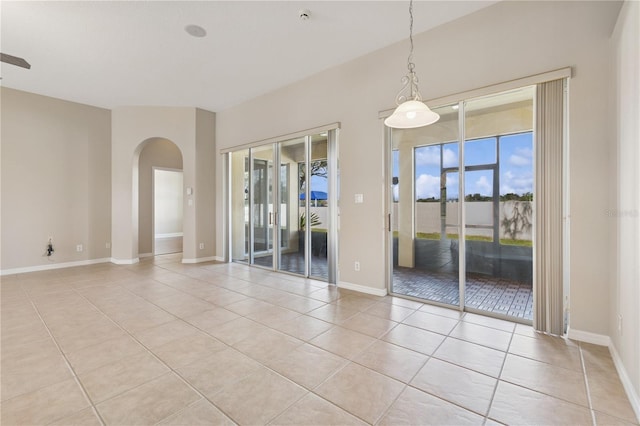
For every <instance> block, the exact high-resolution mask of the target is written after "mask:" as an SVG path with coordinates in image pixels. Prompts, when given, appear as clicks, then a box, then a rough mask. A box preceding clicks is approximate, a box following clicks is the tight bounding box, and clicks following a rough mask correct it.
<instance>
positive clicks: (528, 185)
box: [500, 171, 533, 194]
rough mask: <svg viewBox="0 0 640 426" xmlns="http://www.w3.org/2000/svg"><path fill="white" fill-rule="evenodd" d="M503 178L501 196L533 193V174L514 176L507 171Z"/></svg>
mask: <svg viewBox="0 0 640 426" xmlns="http://www.w3.org/2000/svg"><path fill="white" fill-rule="evenodd" d="M502 177H503V179H502V182H501V184H500V194H508V193H513V194H524V193H525V192H533V175H532V174H531V173H522V174H514V173H512V172H511V171H507V172H505V173H504V174H503V175H502Z"/></svg>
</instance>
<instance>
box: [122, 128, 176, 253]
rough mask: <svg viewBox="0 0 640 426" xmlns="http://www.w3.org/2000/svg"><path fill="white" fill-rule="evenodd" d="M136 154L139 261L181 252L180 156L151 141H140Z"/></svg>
mask: <svg viewBox="0 0 640 426" xmlns="http://www.w3.org/2000/svg"><path fill="white" fill-rule="evenodd" d="M136 154H137V155H136V159H137V161H134V170H133V174H134V182H135V180H136V178H137V185H135V183H134V188H137V195H138V197H137V210H138V220H137V225H138V253H139V257H141V258H142V257H149V256H153V255H157V254H166V253H177V252H182V222H183V206H182V203H183V197H182V194H183V193H184V188H183V183H182V182H183V181H182V170H183V162H182V152H181V151H180V148H179V147H178V146H177V145H176V144H175V143H173V142H172V141H171V140H169V139H166V138H160V137H155V138H149V139H147V140H145V141H143V142H142V143H141V144H140V145H139V146H138V148H137V149H136ZM159 197H160V198H161V199H159ZM135 204H136V200H134V205H135Z"/></svg>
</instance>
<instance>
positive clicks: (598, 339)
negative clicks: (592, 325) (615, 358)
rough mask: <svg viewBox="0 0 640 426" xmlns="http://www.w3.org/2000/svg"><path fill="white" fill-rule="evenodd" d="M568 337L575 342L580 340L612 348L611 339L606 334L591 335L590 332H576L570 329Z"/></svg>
mask: <svg viewBox="0 0 640 426" xmlns="http://www.w3.org/2000/svg"><path fill="white" fill-rule="evenodd" d="M567 337H568V338H569V339H573V340H579V341H581V342H585V343H591V344H594V345H600V346H611V339H610V338H609V336H607V335H604V334H596V333H591V332H589V331H582V330H574V329H572V328H571V327H569V331H568V332H567Z"/></svg>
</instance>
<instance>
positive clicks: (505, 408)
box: [0, 255, 637, 426]
mask: <svg viewBox="0 0 640 426" xmlns="http://www.w3.org/2000/svg"><path fill="white" fill-rule="evenodd" d="M179 259H180V257H179V256H175V255H169V256H163V257H158V258H156V259H147V260H145V261H143V262H141V263H140V264H137V265H132V266H115V265H111V264H101V265H92V266H87V267H79V268H70V269H61V270H54V271H46V272H37V273H30V274H23V275H18V276H8V277H2V283H1V290H2V292H1V296H2V299H1V302H2V314H1V318H2V349H1V351H2V352H1V355H2V377H1V384H2V394H1V399H2V402H1V405H0V410H1V411H2V413H1V423H2V424H3V425H5V426H9V425H37V424H57V425H75V424H78V425H93V424H96V425H99V424H113V425H133V424H149V425H151V424H162V425H197V424H234V423H237V424H251V425H254V424H273V425H304V424H313V425H328V424H340V425H343V424H357V425H362V424H380V425H399V424H412V425H417V424H437V425H443V424H455V425H460V424H479V425H481V424H497V423H504V424H585V425H587V424H596V423H597V424H619V425H624V424H637V419H636V417H635V416H634V413H633V411H632V408H631V406H630V404H629V402H628V399H627V398H626V396H625V393H624V390H623V388H622V386H621V384H620V381H619V379H618V376H617V374H616V371H615V367H614V365H613V362H612V360H611V357H610V355H609V352H608V349H606V348H604V347H598V346H593V345H588V344H580V343H578V342H574V341H570V340H565V339H561V338H554V337H549V336H545V335H540V334H537V333H534V332H533V330H532V329H531V328H530V327H528V326H523V325H521V324H518V325H516V324H514V323H510V322H505V321H501V320H496V319H492V318H487V317H482V316H478V315H474V314H469V313H467V314H460V313H459V312H456V311H452V310H446V309H444V308H438V307H434V306H430V305H423V304H421V303H417V302H413V301H409V300H405V299H399V298H394V297H372V296H366V295H362V294H359V293H354V292H350V291H345V290H340V289H337V288H335V287H331V286H327V285H326V284H324V283H322V282H318V281H312V280H305V279H301V278H298V277H294V276H289V275H282V274H275V273H272V272H268V271H264V270H260V269H257V268H250V267H247V266H245V265H238V264H200V265H183V264H181V263H179Z"/></svg>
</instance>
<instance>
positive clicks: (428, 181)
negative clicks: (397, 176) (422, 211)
mask: <svg viewBox="0 0 640 426" xmlns="http://www.w3.org/2000/svg"><path fill="white" fill-rule="evenodd" d="M431 197H434V198H440V177H438V176H431V175H428V174H421V175H420V176H418V178H417V179H416V199H418V198H431Z"/></svg>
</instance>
